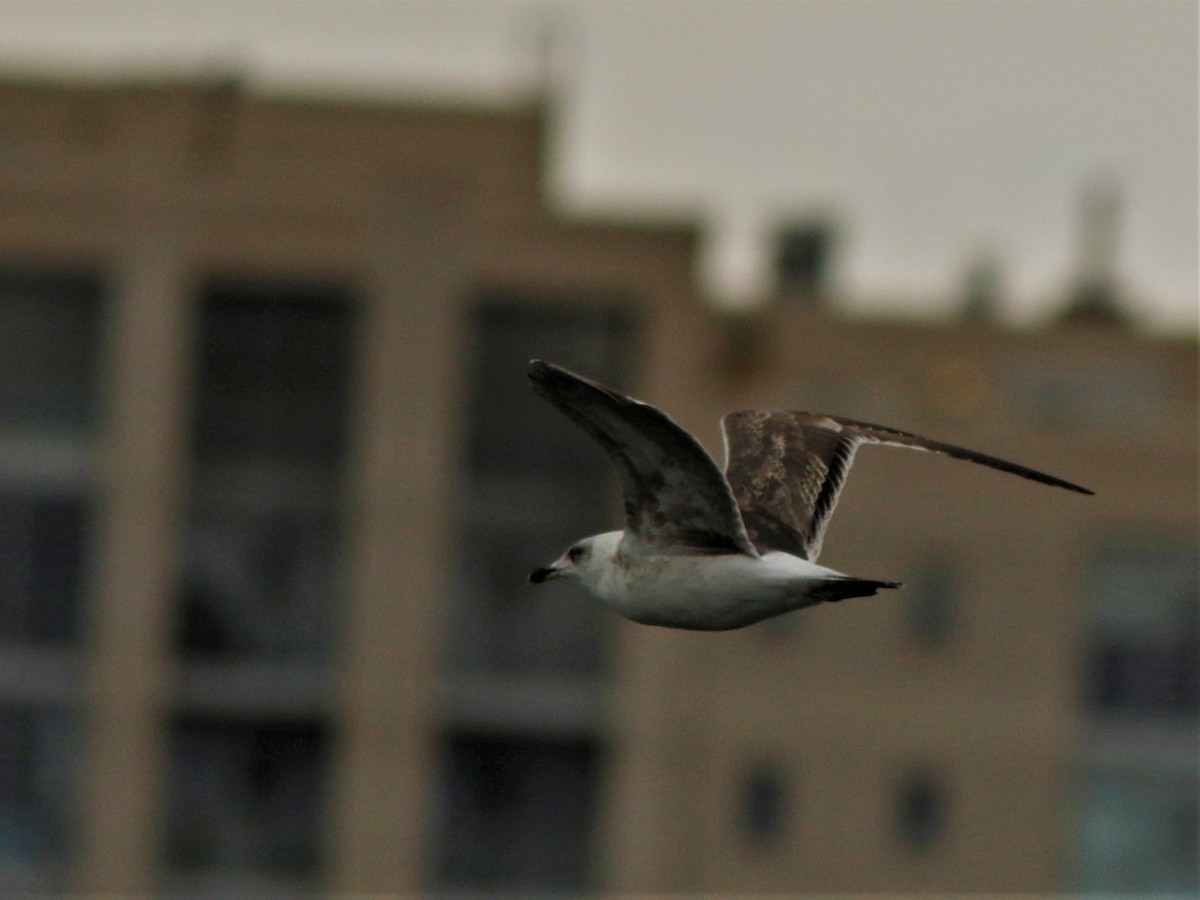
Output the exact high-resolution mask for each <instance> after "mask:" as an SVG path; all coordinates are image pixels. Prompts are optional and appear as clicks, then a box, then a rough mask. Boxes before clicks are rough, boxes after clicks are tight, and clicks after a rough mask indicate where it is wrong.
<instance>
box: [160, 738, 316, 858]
mask: <svg viewBox="0 0 1200 900" xmlns="http://www.w3.org/2000/svg"><path fill="white" fill-rule="evenodd" d="M327 743H328V741H327V737H326V734H325V729H324V728H322V727H320V726H317V725H314V724H312V723H289V722H279V721H230V720H227V719H220V718H215V717H211V716H185V717H182V718H178V719H176V720H175V721H174V722H173V724H172V727H171V735H170V753H171V758H172V760H173V762H174V766H173V769H172V772H171V780H170V783H169V794H168V803H169V807H170V809H169V819H168V829H167V853H168V858H169V860H170V863H171V866H172V868H173V869H174V870H175V872H176V873H182V874H190V873H197V872H200V873H203V872H206V871H214V870H216V871H220V872H225V873H235V874H242V873H257V874H263V873H269V874H273V875H280V876H285V877H287V876H291V877H303V876H311V875H312V874H313V873H314V872H315V871H316V870H317V867H318V862H319V846H320V836H321V827H322V820H323V806H324V799H325V798H324V796H323V786H322V783H321V778H320V777H319V773H320V772H322V771H323V770H324V768H325V757H326V755H327Z"/></svg>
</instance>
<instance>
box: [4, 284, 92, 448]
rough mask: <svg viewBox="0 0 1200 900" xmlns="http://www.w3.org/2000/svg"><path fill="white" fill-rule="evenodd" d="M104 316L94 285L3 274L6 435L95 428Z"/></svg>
mask: <svg viewBox="0 0 1200 900" xmlns="http://www.w3.org/2000/svg"><path fill="white" fill-rule="evenodd" d="M100 309H101V307H100V287H99V284H98V282H97V281H95V280H94V279H90V278H84V277H80V278H75V277H69V276H55V275H13V274H0V433H12V432H14V431H15V432H33V433H37V434H40V435H58V436H61V435H69V434H79V433H81V432H83V431H85V430H87V429H88V427H89V426H91V425H92V424H93V421H94V417H95V411H96V391H95V383H96V368H97V362H98V358H99V331H100Z"/></svg>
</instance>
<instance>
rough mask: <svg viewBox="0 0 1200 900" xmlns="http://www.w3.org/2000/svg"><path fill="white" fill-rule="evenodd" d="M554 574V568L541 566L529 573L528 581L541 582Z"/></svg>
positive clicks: (532, 582)
mask: <svg viewBox="0 0 1200 900" xmlns="http://www.w3.org/2000/svg"><path fill="white" fill-rule="evenodd" d="M553 575H554V570H553V569H552V568H550V567H549V566H542V567H541V568H540V569H534V570H533V571H532V572H530V573H529V581H530V583H531V584H541V583H542V582H543V581H545V580H546V579H547V578H551V577H553Z"/></svg>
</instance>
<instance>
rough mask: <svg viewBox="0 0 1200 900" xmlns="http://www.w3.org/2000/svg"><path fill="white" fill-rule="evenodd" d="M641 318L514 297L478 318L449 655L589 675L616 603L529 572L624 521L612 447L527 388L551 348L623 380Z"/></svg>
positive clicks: (482, 309)
mask: <svg viewBox="0 0 1200 900" xmlns="http://www.w3.org/2000/svg"><path fill="white" fill-rule="evenodd" d="M630 334H631V328H630V325H629V322H628V319H627V318H626V317H625V316H624V315H622V314H621V313H619V312H618V311H617V310H616V308H615V307H614V306H613V305H611V304H610V305H596V306H579V307H568V306H563V305H558V306H555V305H551V304H549V303H534V302H531V301H530V302H522V301H519V300H509V299H504V298H499V299H493V300H488V301H486V302H483V303H481V304H480V305H479V306H478V307H477V309H476V310H475V313H474V315H473V317H472V340H471V344H470V346H471V356H470V359H471V372H470V381H469V384H470V393H469V399H468V411H469V417H468V420H467V423H466V433H467V445H468V449H467V460H466V462H467V479H466V485H465V490H464V496H463V506H462V519H461V522H462V524H461V526H460V527H461V531H460V542H461V548H462V549H461V552H460V553H459V555H458V558H459V560H461V561H462V565H460V566H459V567H457V570H456V573H455V574H456V576H457V582H456V584H455V597H456V603H455V606H454V609H453V612H452V616H453V618H452V622H451V628H450V635H451V638H450V644H449V648H448V650H449V655H450V660H451V663H452V664H453V665H454V666H455V667H457V668H460V669H463V670H473V671H476V672H480V671H482V672H492V673H496V672H521V673H525V674H531V673H540V674H546V675H555V674H563V675H578V676H591V675H595V674H597V673H598V672H599V671H600V669H601V668H602V665H603V649H602V648H603V647H604V646H605V636H606V635H607V633H608V628H609V625H610V624H611V615H612V613H611V611H610V610H607V609H604V608H602V604H600V603H599V602H598V601H596V600H594V599H592V598H590V597H586V596H585V595H584V592H583V591H582V589H580V588H579V586H578V585H577V584H574V583H564V582H558V583H555V584H553V585H550V586H548V587H540V588H539V587H538V586H532V585H530V584H528V581H527V578H528V575H529V573H530V572H531V571H532V570H533V569H535V568H537V567H538V566H542V565H545V564H546V563H548V562H550V561H551V560H553V559H556V558H557V557H558V556H559V555H561V554H562V553H563V552H564V551H565V550H566V549H567V547H568V546H569V545H570V544H571V543H572V542H574V541H575V540H577V539H579V538H581V537H585V536H587V535H589V534H595V533H597V532H601V531H606V530H609V529H616V528H620V527H621V523H622V519H621V506H620V501H619V499H618V495H617V494H616V492H615V477H614V475H613V473H612V470H611V466H610V464H609V462H608V459H607V457H606V456H605V454H604V453H603V451H602V450H601V449H600V448H599V447H598V446H597V445H596V444H595V442H593V441H592V440H590V439H589V438H588V437H587V436H586V435H585V434H583V432H581V431H580V429H579V428H578V427H576V426H575V425H574V424H573V423H571V422H570V421H569V420H568V419H566V418H565V417H564V416H563V415H562V414H561V413H560V412H559V411H558V410H556V409H555V408H554V407H553V406H551V405H550V404H549V403H547V402H546V401H545V400H543V399H542V398H540V397H538V396H536V395H535V394H534V393H533V391H532V390H531V388H530V384H529V379H528V377H527V376H526V369H527V367H528V364H529V360H530V359H532V358H534V357H540V358H545V359H547V360H548V361H551V362H555V363H558V364H560V365H563V366H566V367H567V368H570V369H573V370H575V371H578V372H580V373H581V374H584V375H587V376H589V377H593V378H596V379H599V380H601V381H604V382H607V383H610V384H614V385H616V386H620V385H621V384H622V383H623V382H624V381H625V377H626V373H627V370H628V355H629V350H630V346H629V344H630Z"/></svg>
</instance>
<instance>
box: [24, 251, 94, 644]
mask: <svg viewBox="0 0 1200 900" xmlns="http://www.w3.org/2000/svg"><path fill="white" fill-rule="evenodd" d="M100 293H101V292H100V287H99V283H98V282H97V281H95V280H94V279H88V278H83V277H80V278H75V277H66V276H55V275H30V274H4V273H0V598H2V602H0V645H7V644H13V643H26V642H37V643H45V642H64V641H68V640H69V639H70V638H72V637H74V636H75V635H76V632H77V627H78V620H79V615H80V606H81V598H82V594H83V565H84V561H85V556H86V541H87V518H88V506H89V504H88V496H89V494H90V485H89V484H88V476H87V472H88V465H87V462H88V454H89V451H90V446H89V445H90V440H91V437H92V426H93V425H94V424H95V416H96V406H97V403H96V394H97V391H96V385H97V383H98V381H99V378H98V372H97V368H98V361H99V331H100V315H101V296H100Z"/></svg>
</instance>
